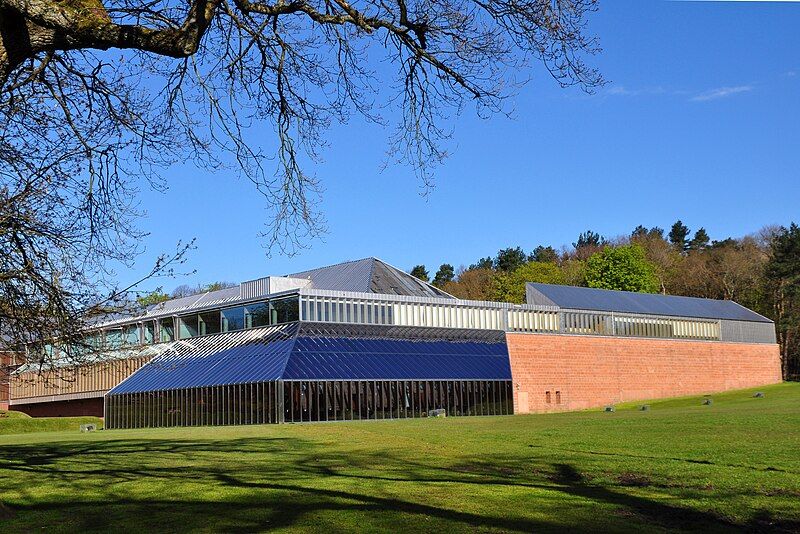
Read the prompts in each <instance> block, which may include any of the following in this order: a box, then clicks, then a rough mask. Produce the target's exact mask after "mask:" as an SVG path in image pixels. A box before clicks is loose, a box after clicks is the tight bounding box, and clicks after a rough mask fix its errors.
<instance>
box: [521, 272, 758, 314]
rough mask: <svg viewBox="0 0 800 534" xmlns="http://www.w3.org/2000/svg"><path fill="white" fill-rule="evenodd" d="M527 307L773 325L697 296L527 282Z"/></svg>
mask: <svg viewBox="0 0 800 534" xmlns="http://www.w3.org/2000/svg"><path fill="white" fill-rule="evenodd" d="M526 297H527V302H528V304H536V305H546V306H558V307H560V308H569V309H574V310H595V311H608V312H620V313H636V314H645V315H666V316H673V317H696V318H702V319H726V320H732V321H750V322H758V323H771V322H772V321H770V320H769V319H767V318H766V317H764V316H763V315H759V314H757V313H756V312H754V311H751V310H749V309H747V308H745V307H744V306H742V305H740V304H737V303H736V302H733V301H732V300H713V299H702V298H696V297H678V296H673V295H656V294H652V293H632V292H630V291H612V290H608V289H595V288H590V287H574V286H559V285H552V284H539V283H534V282H528V283H527V284H526Z"/></svg>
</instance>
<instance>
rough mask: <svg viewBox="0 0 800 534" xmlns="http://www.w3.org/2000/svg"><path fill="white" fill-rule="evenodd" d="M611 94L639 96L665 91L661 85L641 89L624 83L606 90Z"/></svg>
mask: <svg viewBox="0 0 800 534" xmlns="http://www.w3.org/2000/svg"><path fill="white" fill-rule="evenodd" d="M606 92H607V93H608V94H609V95H613V96H639V95H662V94H664V93H666V92H667V91H666V90H665V89H664V88H663V87H645V88H643V89H628V88H627V87H625V86H624V85H615V86H613V87H611V88H609V89H608V91H606Z"/></svg>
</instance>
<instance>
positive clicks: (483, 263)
mask: <svg viewBox="0 0 800 534" xmlns="http://www.w3.org/2000/svg"><path fill="white" fill-rule="evenodd" d="M475 269H484V270H489V271H490V270H492V269H494V261H493V260H492V258H491V257H489V256H486V257H485V258H481V259H479V260H478V261H477V262H476V263H473V264H472V265H470V266H469V267H467V270H468V271H472V270H475Z"/></svg>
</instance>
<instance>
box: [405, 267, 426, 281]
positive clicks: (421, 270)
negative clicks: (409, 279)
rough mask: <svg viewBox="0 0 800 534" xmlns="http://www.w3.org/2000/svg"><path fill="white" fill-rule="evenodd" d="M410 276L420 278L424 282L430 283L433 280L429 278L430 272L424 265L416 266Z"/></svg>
mask: <svg viewBox="0 0 800 534" xmlns="http://www.w3.org/2000/svg"><path fill="white" fill-rule="evenodd" d="M409 274H410V275H411V276H413V277H414V278H419V279H420V280H422V281H423V282H430V280H431V279H430V277H429V276H428V270H427V269H426V268H425V266H424V265H415V266H414V268H413V269H411V272H410V273H409Z"/></svg>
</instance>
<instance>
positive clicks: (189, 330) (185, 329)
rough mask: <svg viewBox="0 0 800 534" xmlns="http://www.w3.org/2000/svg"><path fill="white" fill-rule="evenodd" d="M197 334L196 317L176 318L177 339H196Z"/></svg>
mask: <svg viewBox="0 0 800 534" xmlns="http://www.w3.org/2000/svg"><path fill="white" fill-rule="evenodd" d="M197 334H198V331H197V315H185V316H183V317H178V338H179V339H187V338H190V337H196V336H197Z"/></svg>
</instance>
